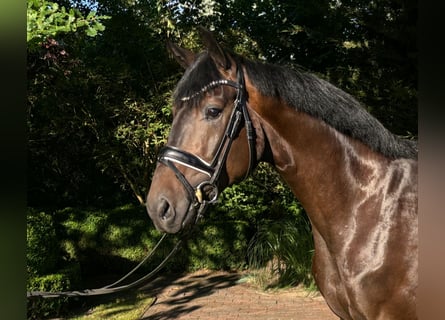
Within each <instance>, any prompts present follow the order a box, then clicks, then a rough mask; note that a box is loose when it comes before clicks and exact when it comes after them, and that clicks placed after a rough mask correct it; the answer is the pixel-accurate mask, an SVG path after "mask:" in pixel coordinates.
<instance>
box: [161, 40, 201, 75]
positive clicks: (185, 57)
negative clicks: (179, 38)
mask: <svg viewBox="0 0 445 320" xmlns="http://www.w3.org/2000/svg"><path fill="white" fill-rule="evenodd" d="M167 49H168V51H169V52H170V53H171V54H172V55H173V57H174V58H175V59H176V61H177V62H178V63H179V64H180V65H181V66H182V67H183V68H184V69H187V68H188V67H189V66H190V65H191V64H192V63H193V62H194V61H195V58H196V54H195V53H194V52H192V51H190V50H187V49H184V48H181V47H179V46H177V45H176V44H174V43H173V42H171V41H170V40H167Z"/></svg>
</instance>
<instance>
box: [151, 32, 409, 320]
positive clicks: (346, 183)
mask: <svg viewBox="0 0 445 320" xmlns="http://www.w3.org/2000/svg"><path fill="white" fill-rule="evenodd" d="M200 36H201V40H202V43H203V45H204V46H205V48H206V50H204V51H203V52H201V53H194V52H192V51H190V50H188V49H185V48H182V47H180V46H178V45H176V44H174V43H171V42H168V45H167V46H168V49H169V51H170V53H171V54H172V55H173V56H174V58H175V59H176V60H177V61H178V62H179V64H180V65H181V66H182V67H184V69H185V73H184V74H183V76H182V78H181V79H180V81H179V82H178V84H177V86H176V88H175V90H174V92H173V97H172V98H173V109H172V115H173V122H172V127H171V132H170V134H169V137H168V140H167V143H166V146H164V147H163V148H162V149H161V150H160V152H159V156H158V164H157V166H156V168H155V171H154V174H153V177H152V182H151V186H150V190H149V192H148V195H147V211H148V214H149V216H150V218H151V219H152V221H153V223H154V225H155V227H156V228H157V229H158V230H160V231H162V232H165V233H177V232H179V231H180V230H184V229H188V228H190V225H193V224H194V223H195V222H196V221H197V219H198V218H199V217H200V216H201V215H202V214H203V212H204V211H205V209H206V208H207V206H208V205H209V204H211V203H213V202H215V201H216V199H217V197H218V194H219V192H220V191H221V190H223V189H224V188H226V187H227V186H230V185H232V184H234V183H238V182H240V181H242V180H243V179H245V178H246V177H247V176H248V175H249V174H250V173H251V172H252V170H253V169H254V168H255V167H256V166H257V164H258V163H259V162H261V161H262V162H267V163H270V164H271V165H272V166H273V167H274V168H275V170H277V172H278V173H279V174H280V175H281V177H282V178H283V179H284V180H285V181H286V183H287V184H288V186H289V187H290V189H291V190H292V192H293V194H294V195H295V197H296V198H297V199H298V200H299V202H300V203H301V204H302V206H303V208H304V209H305V211H306V213H307V215H308V217H309V220H310V223H311V227H312V233H313V239H314V247H315V248H314V249H315V250H314V255H313V260H312V274H313V276H314V279H315V282H316V284H317V286H318V289H319V291H320V293H321V294H322V296H323V297H324V299H325V300H326V302H327V304H328V306H329V307H330V309H331V310H332V311H333V312H334V313H335V314H336V315H337V316H338V317H339V318H341V319H355V320H357V319H386V320H388V319H404V320H408V319H417V314H416V289H417V280H418V276H417V266H418V262H417V257H418V216H417V154H418V150H417V142H415V141H412V140H409V139H403V138H401V137H399V136H396V135H394V134H392V133H391V132H390V131H389V130H387V129H386V128H385V127H384V126H383V125H382V124H381V123H380V122H379V121H378V120H377V119H376V118H374V117H373V116H371V115H370V114H369V113H368V112H367V111H366V109H365V108H364V107H363V105H362V104H361V103H360V102H358V101H357V100H356V99H355V98H353V97H352V96H351V95H349V94H347V93H346V92H344V91H342V90H341V89H339V88H337V87H336V86H334V85H332V84H331V83H329V82H328V81H325V80H322V79H321V78H320V77H317V76H315V75H314V74H311V73H309V72H307V71H303V70H301V68H289V67H287V66H280V65H273V64H268V63H264V62H259V61H252V60H251V59H247V58H245V57H243V56H241V55H238V54H236V53H234V52H233V51H231V50H228V49H226V48H225V47H223V46H222V45H221V44H219V43H218V42H217V41H216V40H215V38H214V36H213V34H212V33H211V32H210V31H207V30H205V29H202V30H201V31H200Z"/></svg>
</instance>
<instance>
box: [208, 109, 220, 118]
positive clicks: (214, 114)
mask: <svg viewBox="0 0 445 320" xmlns="http://www.w3.org/2000/svg"><path fill="white" fill-rule="evenodd" d="M221 112H222V110H221V109H218V108H214V107H210V108H207V110H206V116H207V117H208V118H213V119H215V118H217V117H218V116H219V115H220V114H221Z"/></svg>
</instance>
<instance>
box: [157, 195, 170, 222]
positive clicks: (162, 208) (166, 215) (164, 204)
mask: <svg viewBox="0 0 445 320" xmlns="http://www.w3.org/2000/svg"><path fill="white" fill-rule="evenodd" d="M158 212H159V217H160V218H161V220H163V221H166V220H169V219H170V218H171V217H172V216H173V215H174V214H173V210H172V207H171V206H170V203H169V202H168V201H167V200H166V199H161V203H160V204H159V211H158Z"/></svg>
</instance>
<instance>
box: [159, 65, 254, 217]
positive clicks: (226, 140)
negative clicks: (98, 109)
mask: <svg viewBox="0 0 445 320" xmlns="http://www.w3.org/2000/svg"><path fill="white" fill-rule="evenodd" d="M221 85H225V86H230V87H233V88H235V89H236V90H237V94H236V99H235V101H234V108H233V111H232V114H231V116H230V120H229V123H228V124H227V127H226V130H225V133H224V136H223V138H222V139H221V142H220V144H219V146H218V149H217V151H216V153H215V155H214V157H213V160H212V161H211V162H210V163H208V162H206V161H204V160H203V159H201V158H200V157H198V156H196V155H194V154H191V153H189V152H186V151H183V150H180V149H178V148H176V147H173V146H165V147H163V148H162V149H161V151H160V153H159V156H158V161H159V162H160V163H162V164H164V165H166V166H167V167H169V168H170V169H172V170H173V172H174V173H175V175H176V178H177V179H178V180H179V181H180V182H181V183H182V185H183V186H184V188H185V189H186V190H187V193H188V196H189V198H190V200H191V201H190V203H191V206H193V207H194V208H197V207H198V206H199V207H200V209H199V210H198V215H197V218H199V217H200V215H201V214H202V213H203V212H204V210H205V208H206V207H207V205H208V204H210V203H214V202H215V201H216V200H217V198H218V195H219V190H218V181H219V178H220V175H221V172H222V170H223V168H224V166H225V164H226V161H227V157H228V155H229V151H230V147H231V145H232V142H233V141H234V140H235V138H236V137H237V136H238V134H239V131H240V129H241V124H242V120H243V119H244V124H245V128H246V133H247V141H248V145H249V168H248V170H247V173H246V176H245V177H244V178H247V176H248V175H249V174H250V173H251V171H252V170H253V167H254V163H255V161H256V149H255V130H254V128H253V125H252V121H251V119H250V116H249V112H248V110H247V92H246V88H245V83H244V74H243V71H242V69H241V67H240V66H239V65H237V82H234V81H231V80H226V79H221V80H215V81H212V82H211V83H209V84H208V85H206V86H204V87H203V88H202V89H201V90H200V91H197V92H195V93H194V94H192V95H191V96H189V97H184V98H182V99H181V100H182V101H188V100H190V99H192V98H194V97H196V96H197V95H199V94H202V93H205V92H207V91H208V90H210V89H212V88H215V87H218V86H221ZM176 164H180V165H183V166H186V167H188V168H191V169H193V170H195V171H198V172H201V173H203V174H205V175H207V176H208V180H205V181H203V182H201V183H199V184H198V185H197V186H196V187H193V186H192V185H191V183H190V182H189V181H188V180H187V178H186V177H185V176H184V175H183V174H182V173H181V171H180V170H179V169H178V168H177V167H176Z"/></svg>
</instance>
